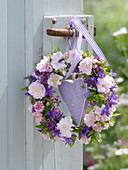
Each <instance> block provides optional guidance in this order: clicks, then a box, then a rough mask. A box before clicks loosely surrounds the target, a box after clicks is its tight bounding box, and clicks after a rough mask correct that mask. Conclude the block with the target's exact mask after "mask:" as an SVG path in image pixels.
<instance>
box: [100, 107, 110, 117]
mask: <svg viewBox="0 0 128 170" xmlns="http://www.w3.org/2000/svg"><path fill="white" fill-rule="evenodd" d="M104 114H106V116H109V115H110V113H109V112H108V105H106V106H105V107H104V109H103V110H102V112H101V115H104Z"/></svg>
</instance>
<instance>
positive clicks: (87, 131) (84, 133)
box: [80, 125, 92, 136]
mask: <svg viewBox="0 0 128 170" xmlns="http://www.w3.org/2000/svg"><path fill="white" fill-rule="evenodd" d="M91 129H92V128H90V127H88V126H86V125H84V127H83V129H82V132H80V136H85V135H86V136H87V135H88V134H89V132H90V131H91Z"/></svg>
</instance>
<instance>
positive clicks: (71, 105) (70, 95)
mask: <svg viewBox="0 0 128 170" xmlns="http://www.w3.org/2000/svg"><path fill="white" fill-rule="evenodd" d="M59 91H60V94H61V97H62V99H63V101H64V103H65V104H66V106H67V108H68V110H69V112H70V113H71V115H72V116H73V118H74V120H75V121H76V123H77V125H79V124H80V122H81V118H82V117H83V116H84V115H85V113H86V110H87V101H86V98H85V94H86V93H87V91H88V89H87V84H84V83H83V80H82V79H76V80H75V81H73V80H64V81H63V82H62V84H61V85H60V86H59Z"/></svg>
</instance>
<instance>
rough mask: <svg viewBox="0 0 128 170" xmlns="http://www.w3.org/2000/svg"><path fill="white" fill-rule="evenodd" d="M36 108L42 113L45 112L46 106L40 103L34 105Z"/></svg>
mask: <svg viewBox="0 0 128 170" xmlns="http://www.w3.org/2000/svg"><path fill="white" fill-rule="evenodd" d="M34 108H35V110H36V111H38V112H42V111H43V110H44V105H43V103H42V102H40V101H38V102H36V103H35V104H34Z"/></svg>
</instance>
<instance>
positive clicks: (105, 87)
mask: <svg viewBox="0 0 128 170" xmlns="http://www.w3.org/2000/svg"><path fill="white" fill-rule="evenodd" d="M114 84H115V81H114V79H113V78H112V77H110V76H108V75H106V76H105V77H103V78H98V84H97V88H98V92H101V93H108V92H109V91H110V88H111V87H112V86H114Z"/></svg>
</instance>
